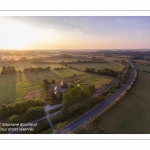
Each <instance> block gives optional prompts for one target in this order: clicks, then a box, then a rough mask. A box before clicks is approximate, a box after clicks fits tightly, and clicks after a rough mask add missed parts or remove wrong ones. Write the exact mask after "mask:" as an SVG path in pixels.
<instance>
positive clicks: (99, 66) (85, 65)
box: [67, 63, 122, 71]
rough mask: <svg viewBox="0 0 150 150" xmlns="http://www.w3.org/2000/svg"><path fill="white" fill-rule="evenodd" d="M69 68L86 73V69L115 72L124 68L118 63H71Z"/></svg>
mask: <svg viewBox="0 0 150 150" xmlns="http://www.w3.org/2000/svg"><path fill="white" fill-rule="evenodd" d="M67 66H68V67H72V68H76V69H77V70H81V71H85V69H86V68H95V69H96V70H98V69H105V68H107V69H112V70H115V71H117V70H120V69H121V68H122V66H121V65H120V64H118V63H70V64H67Z"/></svg>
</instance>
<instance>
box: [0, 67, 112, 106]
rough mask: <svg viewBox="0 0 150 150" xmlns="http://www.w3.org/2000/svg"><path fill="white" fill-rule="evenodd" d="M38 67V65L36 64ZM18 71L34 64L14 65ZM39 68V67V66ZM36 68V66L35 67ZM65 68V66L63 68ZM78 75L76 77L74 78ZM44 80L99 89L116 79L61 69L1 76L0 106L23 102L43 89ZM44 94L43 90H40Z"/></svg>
mask: <svg viewBox="0 0 150 150" xmlns="http://www.w3.org/2000/svg"><path fill="white" fill-rule="evenodd" d="M35 65H36V64H35ZM40 65H41V67H44V65H45V67H46V66H48V65H47V64H44V65H43V64H40ZM14 66H15V67H16V69H20V70H23V68H24V67H31V66H32V64H29V66H28V65H27V64H22V66H19V64H15V65H14ZM38 66H39V65H38ZM33 67H34V66H33ZM50 67H51V68H54V67H61V66H60V65H59V64H50ZM62 67H64V66H62ZM74 75H76V76H74ZM43 79H47V80H48V81H52V80H53V79H55V80H56V82H60V81H62V80H65V81H67V82H73V83H76V84H78V83H88V84H92V85H93V84H95V85H97V86H98V88H100V87H103V86H105V85H106V84H109V83H110V82H111V81H112V80H113V79H114V78H112V77H107V76H100V75H98V74H90V73H86V72H81V71H77V70H74V69H61V70H50V71H47V70H44V71H39V72H38V73H35V72H28V73H16V74H15V73H12V74H0V104H2V103H11V102H15V101H19V100H23V98H24V96H25V95H26V94H27V93H28V92H29V91H31V90H34V89H41V87H42V81H43ZM39 91H41V92H42V90H39Z"/></svg>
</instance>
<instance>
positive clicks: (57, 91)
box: [54, 85, 60, 97]
mask: <svg viewBox="0 0 150 150" xmlns="http://www.w3.org/2000/svg"><path fill="white" fill-rule="evenodd" d="M54 93H55V94H56V96H57V97H59V94H60V87H59V86H58V85H57V86H55V87H54Z"/></svg>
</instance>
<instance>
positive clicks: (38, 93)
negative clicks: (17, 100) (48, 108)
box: [23, 88, 43, 100]
mask: <svg viewBox="0 0 150 150" xmlns="http://www.w3.org/2000/svg"><path fill="white" fill-rule="evenodd" d="M42 90H43V88H40V89H36V90H32V91H29V92H28V93H27V94H26V95H25V96H24V97H23V100H27V99H40V98H41V92H42Z"/></svg>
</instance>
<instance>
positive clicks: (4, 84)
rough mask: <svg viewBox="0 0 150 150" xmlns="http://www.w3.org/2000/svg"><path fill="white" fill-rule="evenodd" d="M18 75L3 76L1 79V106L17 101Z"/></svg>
mask: <svg viewBox="0 0 150 150" xmlns="http://www.w3.org/2000/svg"><path fill="white" fill-rule="evenodd" d="M17 83H18V81H17V73H10V74H1V78H0V104H2V103H10V102H12V101H15V100H16V95H17V93H16V84H17Z"/></svg>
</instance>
